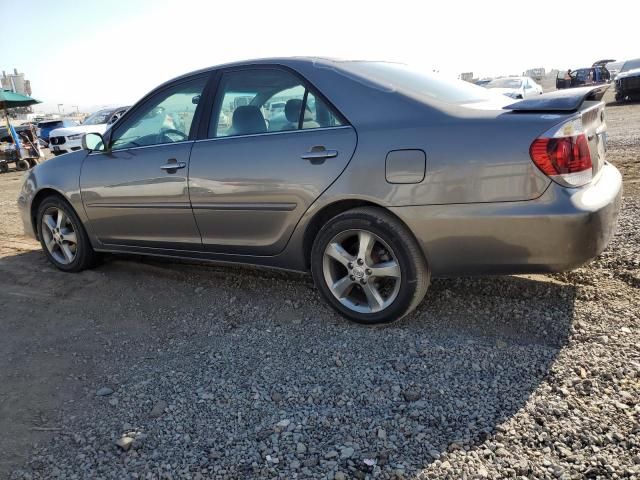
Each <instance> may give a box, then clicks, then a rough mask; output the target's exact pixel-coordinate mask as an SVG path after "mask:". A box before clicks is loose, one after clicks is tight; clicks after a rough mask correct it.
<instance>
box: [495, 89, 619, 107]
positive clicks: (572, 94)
mask: <svg viewBox="0 0 640 480" xmlns="http://www.w3.org/2000/svg"><path fill="white" fill-rule="evenodd" d="M607 88H609V85H608V84H604V85H596V86H595V87H579V88H566V89H563V90H556V91H555V92H549V93H543V94H542V95H540V96H538V97H535V98H527V99H526V100H520V101H519V102H516V103H512V104H511V105H507V106H506V107H503V108H504V110H512V111H514V112H576V111H578V110H579V109H580V107H582V104H583V103H584V102H586V101H587V100H596V101H599V100H601V99H602V96H603V95H604V92H606V91H607Z"/></svg>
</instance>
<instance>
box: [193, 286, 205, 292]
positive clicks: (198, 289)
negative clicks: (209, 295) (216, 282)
mask: <svg viewBox="0 0 640 480" xmlns="http://www.w3.org/2000/svg"><path fill="white" fill-rule="evenodd" d="M203 291H204V287H196V289H195V290H194V292H195V293H202V292H203Z"/></svg>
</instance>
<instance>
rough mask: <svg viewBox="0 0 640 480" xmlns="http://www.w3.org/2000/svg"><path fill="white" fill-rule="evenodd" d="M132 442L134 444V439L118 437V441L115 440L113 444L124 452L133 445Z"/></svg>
mask: <svg viewBox="0 0 640 480" xmlns="http://www.w3.org/2000/svg"><path fill="white" fill-rule="evenodd" d="M133 442H134V439H133V438H131V437H120V438H119V439H118V440H116V442H115V443H116V445H117V446H118V447H120V448H121V449H122V450H124V451H125V452H126V451H128V450H129V449H130V448H131V445H132V444H133Z"/></svg>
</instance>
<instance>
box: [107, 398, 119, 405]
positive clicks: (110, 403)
mask: <svg viewBox="0 0 640 480" xmlns="http://www.w3.org/2000/svg"><path fill="white" fill-rule="evenodd" d="M109 405H111V406H112V407H117V406H118V399H117V398H116V397H112V398H110V399H109Z"/></svg>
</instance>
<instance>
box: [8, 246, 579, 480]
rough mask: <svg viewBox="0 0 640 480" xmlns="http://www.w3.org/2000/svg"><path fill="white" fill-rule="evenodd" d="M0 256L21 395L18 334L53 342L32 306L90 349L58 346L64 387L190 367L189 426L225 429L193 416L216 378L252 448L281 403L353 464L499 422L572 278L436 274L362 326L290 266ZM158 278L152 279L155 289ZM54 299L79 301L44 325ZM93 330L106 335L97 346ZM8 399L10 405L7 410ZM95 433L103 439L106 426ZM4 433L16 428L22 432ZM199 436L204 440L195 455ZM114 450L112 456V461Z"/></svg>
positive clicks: (527, 376) (483, 436)
mask: <svg viewBox="0 0 640 480" xmlns="http://www.w3.org/2000/svg"><path fill="white" fill-rule="evenodd" d="M0 272H1V273H2V274H3V276H2V278H3V280H2V281H0V286H1V287H2V289H1V290H0V291H3V292H4V293H0V298H2V299H3V300H4V301H7V300H8V299H9V298H20V299H21V300H22V301H23V303H24V302H26V301H28V305H27V304H26V303H25V304H24V305H23V306H24V308H14V309H13V310H9V312H10V314H12V315H21V316H22V317H20V318H13V319H12V320H13V321H12V322H11V321H10V322H8V323H7V324H5V325H3V326H2V328H3V333H4V335H8V336H10V337H8V338H11V336H13V338H11V342H13V343H14V344H15V345H16V348H15V352H14V354H15V355H14V356H13V357H12V358H11V359H9V358H4V360H3V361H2V362H1V363H2V364H3V369H4V371H5V372H6V375H4V376H6V377H7V378H6V379H4V380H7V381H8V382H10V383H8V384H6V385H9V386H11V387H12V388H15V389H22V390H24V392H20V391H18V394H20V393H22V398H30V397H32V396H33V392H30V390H31V389H33V388H34V387H33V385H34V384H37V385H39V387H38V388H39V389H38V391H37V395H38V397H41V396H43V395H45V394H46V392H43V391H41V390H42V388H44V386H46V384H47V383H46V382H44V381H40V382H16V381H11V378H14V379H15V375H14V374H16V373H18V371H17V370H16V369H15V368H14V367H12V364H14V362H15V361H20V362H22V363H23V364H27V365H31V367H30V370H29V372H28V374H29V375H30V376H31V377H32V378H33V376H37V375H38V371H37V370H38V363H37V362H38V361H40V360H41V359H40V357H38V356H37V355H36V353H35V352H32V351H31V350H29V349H26V350H25V351H24V352H22V353H21V354H19V351H18V350H19V348H18V346H19V345H23V344H26V343H28V342H29V341H34V342H36V343H37V344H38V345H41V344H43V343H44V344H49V343H50V342H48V340H47V339H43V337H42V336H43V335H44V334H45V333H46V332H45V333H42V332H38V333H37V335H36V338H35V340H34V339H32V338H31V337H32V336H33V335H34V333H33V332H34V329H35V328H37V326H38V325H39V324H40V323H41V322H50V325H49V326H48V327H47V328H50V329H54V328H55V329H57V330H60V329H62V330H63V331H65V332H68V331H71V332H76V335H75V336H74V335H70V336H68V338H65V339H60V340H59V342H60V344H59V345H58V348H63V349H64V352H65V353H66V354H69V355H72V354H73V355H79V356H80V357H81V358H87V359H88V360H87V361H88V364H89V367H86V366H85V364H82V363H78V362H77V361H74V362H66V363H65V362H61V363H59V364H58V365H57V367H56V366H53V367H52V366H48V367H47V368H45V369H43V375H44V374H46V376H47V377H48V378H51V377H52V376H53V377H55V378H58V379H59V383H58V384H57V385H56V387H55V389H56V390H57V391H59V390H61V389H62V390H64V388H65V382H67V381H68V380H67V379H68V378H72V377H73V378H74V379H75V378H79V377H83V376H86V386H85V390H86V388H89V389H93V388H95V386H96V385H101V384H102V383H103V382H106V381H109V382H111V383H112V384H120V385H128V386H129V387H127V388H130V389H133V390H132V391H133V394H132V395H133V398H134V400H135V395H134V394H135V393H136V391H135V388H137V387H136V386H137V385H141V384H144V383H145V381H147V380H148V379H149V378H154V379H156V380H154V383H157V385H154V386H153V387H152V388H150V389H149V390H150V391H151V392H152V393H151V395H152V396H153V395H154V392H155V395H157V396H158V398H166V400H167V401H168V402H171V401H172V398H171V397H170V396H169V397H167V395H170V394H167V392H171V391H173V390H172V389H173V388H174V385H172V384H171V383H166V382H174V381H175V380H172V379H171V378H168V379H166V380H165V377H166V374H167V372H170V371H192V374H191V375H190V376H187V377H186V378H187V379H188V381H189V382H190V383H185V384H184V385H180V391H181V394H180V395H181V396H182V397H183V398H182V399H181V402H182V401H186V402H187V403H188V404H189V405H190V406H189V409H188V410H187V411H184V412H181V411H180V408H181V407H180V406H179V405H178V406H177V407H176V409H177V410H175V411H174V414H175V415H178V418H182V419H183V421H184V422H185V429H186V430H185V431H188V432H189V433H190V435H191V437H192V438H202V439H208V441H212V442H214V443H215V442H220V443H223V441H227V439H226V438H225V437H224V436H221V435H222V434H221V433H220V430H215V429H214V427H213V426H209V425H207V424H206V422H202V421H200V419H201V418H207V415H210V412H209V409H210V408H211V406H210V405H209V404H208V403H207V402H203V401H202V397H201V396H199V395H201V392H202V391H205V392H208V391H212V392H216V391H224V392H225V395H226V396H227V397H228V398H233V399H234V402H235V404H234V405H235V408H237V410H238V418H241V417H242V418H244V417H245V416H246V417H247V418H252V423H251V425H246V426H244V425H234V429H235V430H234V431H235V435H237V437H238V438H239V439H240V438H241V439H243V440H242V441H243V442H247V441H248V442H249V443H250V444H251V445H252V446H253V447H255V448H257V446H258V445H259V444H260V442H261V441H262V440H263V439H262V438H260V434H259V433H258V434H256V432H262V431H265V430H266V431H272V429H273V428H274V427H273V425H275V423H277V421H279V420H280V419H281V418H289V419H291V420H292V421H293V422H296V423H300V424H304V425H305V426H304V428H303V432H304V434H305V442H306V444H307V448H308V452H307V454H306V455H307V456H309V455H316V456H318V457H319V459H320V462H321V464H320V467H318V468H321V467H322V465H323V464H322V462H324V460H323V458H324V455H325V453H326V451H327V450H331V449H335V448H338V446H339V445H344V444H345V443H347V442H350V443H352V444H354V445H355V446H356V454H355V456H354V457H353V458H352V462H351V464H348V465H347V461H346V460H344V462H343V463H344V464H345V465H344V466H345V468H347V467H348V468H349V469H351V471H352V472H353V471H355V470H361V471H362V472H364V473H367V472H369V471H370V469H371V466H370V465H367V464H365V463H364V462H362V461H361V460H362V459H364V458H369V459H371V458H373V459H375V460H376V462H377V464H378V465H385V464H387V463H402V464H403V465H404V466H405V467H406V468H407V469H409V471H412V472H418V471H420V470H421V469H424V468H427V467H428V466H429V464H430V463H431V462H433V461H435V460H436V459H437V458H438V457H439V456H440V455H441V454H442V453H444V452H446V451H451V450H455V449H460V448H472V447H474V446H477V445H479V444H481V443H483V442H485V441H486V440H487V439H489V438H492V437H493V436H494V435H499V433H500V430H501V429H503V428H506V427H504V425H505V424H506V423H507V422H508V421H509V419H510V418H512V417H513V416H514V415H515V414H516V413H517V412H519V411H520V410H521V409H523V407H525V405H526V404H527V401H528V400H529V399H530V398H531V396H532V394H534V392H535V391H536V389H537V388H538V387H539V385H540V384H541V383H542V382H544V381H545V379H546V378H547V376H548V375H549V372H550V370H551V368H552V366H553V364H554V361H555V359H556V358H557V356H558V354H559V353H560V351H561V349H562V347H563V345H565V344H566V343H567V339H568V336H569V333H570V330H571V324H572V320H573V309H574V301H575V298H576V289H575V287H573V286H572V285H569V284H565V283H562V282H559V281H556V280H554V279H553V278H551V277H547V276H543V275H536V276H501V277H492V278H481V277H478V278H459V279H445V280H434V281H433V282H432V285H431V287H430V289H429V291H428V293H427V296H426V298H425V301H424V302H423V303H422V304H421V305H420V306H419V308H418V309H417V310H416V311H415V312H414V313H412V314H411V315H409V316H408V317H407V318H405V319H403V320H401V321H399V322H396V323H392V324H389V325H383V326H377V327H369V326H361V325H357V324H353V323H350V322H348V321H346V320H344V319H343V318H342V317H340V316H339V315H337V314H335V313H334V312H333V311H332V310H330V309H329V308H328V307H327V306H326V305H325V304H324V302H322V300H321V299H320V298H319V295H318V294H317V292H316V291H315V289H314V287H313V284H312V282H311V280H310V278H309V277H308V276H303V275H298V274H290V273H286V272H273V271H270V270H263V269H253V268H247V267H241V268H238V267H227V266H209V265H202V264H198V263H195V262H194V263H192V262H189V263H183V262H175V261H172V260H162V259H149V258H146V259H144V260H140V257H135V256H133V257H129V256H126V257H122V256H114V257H109V258H108V259H107V260H106V261H105V263H104V264H103V265H102V266H100V267H98V268H96V269H95V270H92V271H89V272H84V273H81V274H78V275H69V274H64V273H59V272H56V271H55V270H54V269H53V268H52V267H50V266H48V265H47V263H46V261H45V260H44V259H43V256H42V253H41V252H28V253H23V254H19V255H14V256H9V257H5V258H2V259H0ZM156 291H160V292H161V295H152V292H156ZM20 295H24V296H26V297H20ZM57 295H59V296H57ZM39 296H40V297H39ZM43 296H44V297H43ZM41 297H43V298H41ZM92 297H93V298H92ZM176 299H179V301H176ZM291 299H299V301H297V300H296V301H292V300H291ZM51 302H54V304H55V303H56V302H59V303H60V304H61V305H62V304H64V305H70V304H74V305H75V303H74V302H83V309H82V311H81V312H80V313H79V314H78V315H77V316H75V317H73V318H67V319H66V320H65V322H66V323H64V324H59V325H56V321H57V320H56V318H55V316H52V315H51V312H52V310H51ZM65 302H66V303H65ZM11 312H13V313H11ZM88 319H90V321H89V320H88ZM12 325H13V326H12ZM45 330H46V329H45ZM93 336H97V340H95V342H97V344H96V343H92V342H94V340H93ZM102 345H108V346H109V347H108V350H106V351H104V352H103V351H102V350H101V348H102V347H101V346H102ZM132 345H135V346H136V347H135V349H133V350H134V351H133V352H132V353H131V350H132V348H131V347H132ZM51 348H52V349H55V348H57V347H56V345H52V346H51ZM87 349H89V350H90V351H91V353H89V354H88V353H87ZM147 351H148V352H151V353H150V354H149V355H152V358H153V375H152V377H149V363H148V361H147V360H145V353H144V352H147ZM97 352H100V353H97ZM86 355H88V356H86ZM194 355H195V356H196V357H197V358H207V356H214V357H215V363H214V366H213V367H210V369H209V370H207V368H205V366H202V365H200V366H199V367H198V368H195V367H194ZM92 361H93V362H94V363H93V364H92V363H91V362H92ZM198 363H199V362H198ZM123 364H124V365H127V368H126V369H122V368H121V367H120V366H119V365H123ZM207 365H208V364H207ZM21 368H23V367H21ZM51 368H59V370H60V371H51ZM12 369H13V370H16V371H13V372H12ZM87 369H89V370H90V371H89V370H87ZM109 372H116V373H112V374H110V373H109ZM1 377H3V375H2V374H0V379H1ZM101 379H102V380H101ZM41 380H44V379H41ZM163 382H164V383H163ZM76 383H77V382H76ZM51 388H52V390H53V389H54V387H53V386H52V387H51ZM145 388H146V387H145ZM198 389H199V392H200V393H198V392H197V391H196V390H198ZM77 390H78V389H77V388H76V389H74V390H70V391H71V392H77ZM248 390H250V391H251V392H252V393H251V397H249V395H248V394H247V391H248ZM274 392H278V394H279V398H278V399H276V400H274ZM76 394H77V393H76ZM70 395H71V394H70ZM163 395H164V397H162V396H163ZM19 396H20V395H19ZM225 398H226V397H225ZM62 400H64V401H66V402H68V401H69V398H67V397H64V398H62V399H61V400H60V402H58V403H56V402H51V403H49V404H47V405H44V406H43V405H38V406H37V408H39V409H43V410H46V411H48V412H49V415H50V416H55V415H54V414H53V413H52V412H55V411H57V410H59V409H62V408H64V405H63V403H61V402H62ZM120 402H121V403H120V408H122V409H125V410H126V411H127V412H129V413H128V415H129V418H130V419H131V422H132V423H135V424H136V425H139V426H140V428H142V429H143V430H145V431H148V432H149V433H150V434H151V438H159V437H161V436H162V435H164V433H163V431H162V427H161V426H159V425H158V424H157V423H154V421H153V420H152V419H150V418H149V415H148V410H149V406H148V405H146V404H144V403H143V402H139V401H132V403H131V404H129V403H127V400H126V398H121V400H120ZM82 405H83V404H82V402H76V403H74V409H76V410H78V411H79V412H80V413H79V414H78V420H77V421H79V422H86V423H87V424H92V425H94V424H95V425H100V423H99V422H96V421H95V416H96V415H100V414H101V413H100V411H98V410H96V409H95V405H93V404H91V403H90V402H89V403H85V404H84V405H85V407H84V408H85V410H82V408H81V406H82ZM15 408H18V407H17V406H16V407H15ZM5 410H7V408H5ZM11 414H12V411H11V410H10V409H8V415H7V416H6V418H11ZM25 415H26V414H25ZM92 418H93V419H94V420H90V419H92ZM14 422H15V420H14ZM0 423H1V422H0ZM6 423H7V426H10V424H11V423H12V421H10V420H8V421H7V422H6ZM343 425H349V426H350V427H351V428H350V431H358V432H364V433H363V434H364V435H366V436H367V441H366V442H364V441H360V440H359V439H358V438H357V437H355V438H354V437H353V436H351V435H350V434H349V433H345V429H344V428H342V427H343ZM96 428H97V427H96ZM381 429H382V430H384V432H385V433H384V435H382V434H379V433H378V431H379V430H381ZM14 430H15V429H14ZM14 430H12V431H14ZM23 430H24V429H23ZM23 433H24V432H23ZM94 433H95V434H96V435H97V436H98V437H99V438H102V437H104V438H103V439H104V440H105V441H109V442H111V441H112V440H113V439H112V438H111V437H112V435H113V432H112V431H111V430H108V429H107V430H105V431H97V432H94ZM36 434H37V435H39V436H38V438H39V439H41V438H42V432H40V433H34V432H30V433H27V434H26V435H22V436H20V435H16V436H14V438H13V440H12V442H13V443H12V444H11V445H10V447H11V449H10V451H19V447H26V446H27V445H29V442H32V441H33V440H34V435H36ZM218 437H220V438H218ZM16 439H18V440H20V439H24V441H23V442H22V440H20V441H21V442H22V443H23V444H24V445H18V444H16V443H15V442H16V441H17V440H16ZM247 439H249V440H247ZM55 440H56V442H59V445H61V446H62V447H64V445H65V443H64V442H72V439H71V438H70V437H69V438H67V437H56V439H55ZM238 441H239V442H240V441H241V440H238ZM158 442H160V440H158ZM171 443H172V442H166V444H167V445H170V444H171ZM158 445H160V444H158ZM162 445H165V444H162ZM207 445H208V444H207V442H204V441H203V442H202V448H203V449H205V450H203V452H204V453H203V455H205V457H206V452H208V449H209V448H208V447H207ZM2 447H4V445H2V441H0V450H2V449H3V448H2ZM62 447H61V448H62ZM66 447H69V448H71V447H70V446H69V445H67V446H66ZM66 447H65V448H66ZM149 448H153V447H149ZM163 448H164V447H163ZM194 448H195V447H194ZM285 448H286V447H285V446H281V449H285ZM294 448H295V444H294ZM116 453H117V452H114V453H113V455H114V457H113V461H114V462H117V461H120V460H118V458H119V456H118V455H116ZM160 453H161V454H167V455H169V454H170V453H171V452H160ZM194 454H195V453H194ZM109 455H111V453H109ZM305 458H306V457H305ZM358 459H359V460H358ZM22 460H25V459H22ZM222 461H223V460H222ZM226 467H227V469H228V472H229V474H230V475H231V476H233V475H234V474H237V475H251V474H257V473H258V472H257V471H255V470H252V468H254V467H252V466H251V465H250V464H242V462H241V463H240V464H236V465H227V466H226ZM521 474H522V475H526V472H524V473H521Z"/></svg>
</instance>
